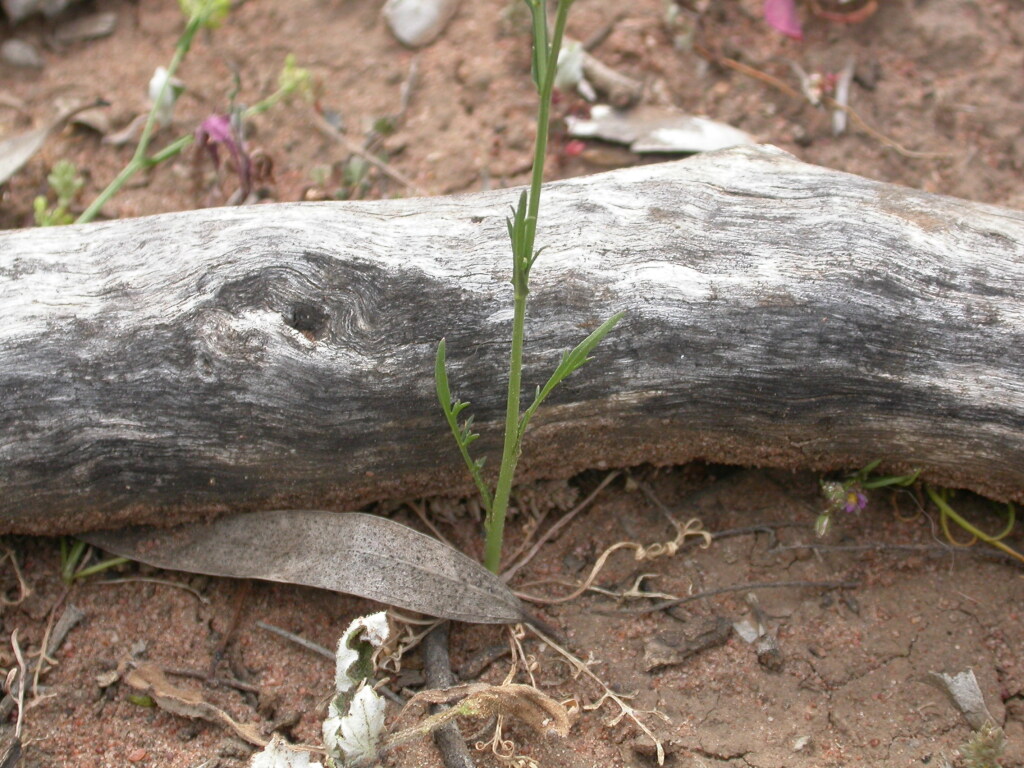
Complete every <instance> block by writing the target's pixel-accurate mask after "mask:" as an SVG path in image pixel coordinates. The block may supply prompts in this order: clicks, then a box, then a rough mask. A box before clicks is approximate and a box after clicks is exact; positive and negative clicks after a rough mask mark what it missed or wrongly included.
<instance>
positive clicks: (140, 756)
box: [128, 747, 149, 763]
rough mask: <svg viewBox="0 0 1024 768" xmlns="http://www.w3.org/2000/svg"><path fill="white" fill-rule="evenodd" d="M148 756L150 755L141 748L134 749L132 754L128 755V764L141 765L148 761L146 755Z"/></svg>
mask: <svg viewBox="0 0 1024 768" xmlns="http://www.w3.org/2000/svg"><path fill="white" fill-rule="evenodd" d="M148 754H149V753H148V752H146V750H144V749H142V748H141V747H140V748H139V749H133V750H132V751H131V752H129V753H128V762H129V763H141V762H142V761H143V760H145V759H146V755H148Z"/></svg>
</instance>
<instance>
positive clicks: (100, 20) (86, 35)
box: [53, 11, 117, 45]
mask: <svg viewBox="0 0 1024 768" xmlns="http://www.w3.org/2000/svg"><path fill="white" fill-rule="evenodd" d="M115 29H117V14H116V13H114V12H113V11H105V12H104V13H94V14H91V15H90V16H82V17H81V18H78V19H74V20H73V21H69V22H67V23H65V24H61V25H60V26H59V27H57V29H56V30H54V33H53V38H54V40H56V41H57V42H58V43H60V44H62V45H70V44H71V43H79V42H82V41H83V40H97V39H99V38H101V37H107V36H108V35H111V34H113V33H114V30H115Z"/></svg>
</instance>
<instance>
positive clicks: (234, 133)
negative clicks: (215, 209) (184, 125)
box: [196, 115, 252, 200]
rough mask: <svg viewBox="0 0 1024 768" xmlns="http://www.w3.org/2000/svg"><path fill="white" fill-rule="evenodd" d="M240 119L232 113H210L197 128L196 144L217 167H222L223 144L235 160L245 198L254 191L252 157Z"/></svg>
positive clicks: (240, 195) (241, 192) (242, 195)
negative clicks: (246, 146)
mask: <svg viewBox="0 0 1024 768" xmlns="http://www.w3.org/2000/svg"><path fill="white" fill-rule="evenodd" d="M237 124H238V121H237V120H234V119H232V116H231V115H210V116H209V117H208V118H206V119H205V120H203V122H202V123H201V124H200V126H199V127H198V128H197V129H196V146H197V147H198V148H199V150H200V151H202V150H203V149H205V150H206V151H207V152H208V153H209V155H210V159H211V160H212V161H213V166H214V167H215V168H220V151H219V149H218V147H219V146H220V145H223V146H224V148H225V149H226V150H227V151H228V152H229V153H230V154H231V157H232V159H233V160H234V161H235V172H236V173H237V174H238V184H239V198H240V199H242V200H244V199H245V198H247V197H248V196H249V192H250V191H252V158H251V157H250V156H249V153H248V151H247V150H246V148H245V141H244V140H243V139H242V136H241V131H240V130H239V129H238V126H237Z"/></svg>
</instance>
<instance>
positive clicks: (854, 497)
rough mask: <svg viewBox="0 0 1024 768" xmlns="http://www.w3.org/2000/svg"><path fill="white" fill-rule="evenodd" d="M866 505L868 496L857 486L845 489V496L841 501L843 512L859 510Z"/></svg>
mask: <svg viewBox="0 0 1024 768" xmlns="http://www.w3.org/2000/svg"><path fill="white" fill-rule="evenodd" d="M867 505H868V496H867V494H866V493H864V491H862V490H861V489H860V488H858V487H857V486H851V487H850V488H847V489H846V498H845V500H844V502H843V511H844V512H860V511H861V510H862V509H864V508H865V507H866V506H867Z"/></svg>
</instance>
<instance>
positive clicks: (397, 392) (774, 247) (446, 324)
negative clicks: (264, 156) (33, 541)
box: [0, 148, 1024, 533]
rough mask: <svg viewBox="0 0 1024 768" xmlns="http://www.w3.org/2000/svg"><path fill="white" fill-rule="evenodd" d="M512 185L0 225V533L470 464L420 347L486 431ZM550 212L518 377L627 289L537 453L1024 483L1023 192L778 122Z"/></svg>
mask: <svg viewBox="0 0 1024 768" xmlns="http://www.w3.org/2000/svg"><path fill="white" fill-rule="evenodd" d="M516 197H517V195H516V193H514V192H512V191H509V190H506V191H499V192H489V193H484V194H477V195H468V196H462V197H452V198H433V199H412V200H392V201H387V202H374V203H349V204H287V205H273V206H259V207H250V208H230V209H229V208H223V209H214V210H201V211H194V212H190V213H180V214H171V215H165V216H156V217H151V218H144V219H135V220H124V221H114V222H107V223H101V224H95V225H90V226H85V227H64V228H54V229H35V230H30V231H17V232H10V233H4V234H2V235H0V308H2V319H0V396H2V403H3V408H2V412H0V531H3V532H12V531H23V532H48V533H55V532H69V531H82V530H86V529H92V528H100V527H111V526H114V525H118V524H121V523H128V522H131V523H170V522H179V521H184V520H189V519H197V518H202V517H205V516H209V515H211V514H214V513H218V512H220V511H224V510H229V509H230V510H240V511H245V510H252V509H259V508H287V507H292V508H329V509H330V508H336V509H345V508H351V507H353V506H358V505H361V504H364V503H367V502H369V501H372V500H375V499H382V498H395V497H412V496H416V495H420V494H433V493H449V492H450V493H455V492H460V491H465V490H468V488H469V486H468V483H467V481H466V477H465V474H464V471H463V468H462V467H461V464H460V461H459V459H458V456H457V453H456V451H455V449H454V447H453V445H452V443H451V438H450V435H449V434H448V433H447V431H446V429H445V428H444V423H443V420H442V417H441V414H440V412H439V410H438V408H437V405H436V403H435V402H434V385H433V381H432V366H433V360H434V350H435V347H436V344H437V341H438V339H439V338H441V337H442V336H445V337H447V342H448V355H449V363H450V372H451V381H452V387H453V391H455V392H456V393H457V395H458V396H460V397H462V398H463V399H469V400H472V401H473V406H472V412H473V413H475V414H476V423H477V425H478V426H479V427H480V428H481V431H482V432H483V433H484V435H485V437H484V438H483V439H481V440H480V441H479V443H478V444H477V445H479V446H480V447H481V448H482V449H484V451H485V452H487V453H489V454H491V455H492V456H493V452H494V450H495V449H496V448H497V446H498V444H499V436H498V425H499V422H500V420H501V411H502V408H503V405H504V375H503V371H504V368H505V365H506V355H507V343H506V339H507V337H508V334H509V326H510V316H511V296H510V294H511V291H510V288H509V286H508V279H509V256H508V246H507V242H506V235H505V216H506V214H507V213H508V210H509V205H510V204H511V203H512V202H513V201H514V200H515V199H516ZM542 211H543V220H542V222H541V226H540V231H539V235H538V244H539V245H543V246H545V248H546V250H545V251H544V253H543V254H542V256H541V258H540V260H539V261H538V263H537V267H536V269H535V273H534V283H533V291H534V292H533V294H532V296H531V305H530V315H529V317H530V319H529V328H528V332H529V343H528V350H527V360H528V367H527V371H526V381H527V382H528V383H527V387H528V388H530V389H531V390H532V386H533V384H535V383H538V384H539V383H542V382H543V380H544V379H545V378H546V377H547V375H548V373H549V371H550V370H551V369H552V367H553V366H554V364H555V363H556V361H557V359H558V356H559V354H560V353H561V351H562V350H563V349H566V348H568V347H570V346H572V345H573V344H575V343H576V342H577V341H578V340H579V339H581V338H582V337H583V336H584V335H585V334H586V332H587V331H588V330H589V329H591V328H593V327H595V326H596V325H597V324H598V323H599V322H601V321H602V320H603V319H605V318H606V317H608V316H609V315H610V314H612V313H613V312H615V311H618V310H625V311H626V312H627V313H628V315H627V317H626V319H625V320H624V321H623V322H622V323H621V324H620V326H619V327H618V328H617V329H616V330H615V331H614V332H613V333H612V335H611V336H610V337H609V338H608V339H607V340H606V341H605V342H604V343H602V345H601V346H600V347H598V349H597V352H596V357H597V360H596V361H595V362H593V363H591V364H590V365H588V366H587V367H585V368H584V369H583V370H582V371H581V372H580V373H577V374H576V375H575V376H573V377H572V378H571V379H570V380H569V381H568V382H567V383H566V384H565V385H564V386H563V387H562V388H561V389H560V391H557V392H556V393H555V395H554V396H553V397H552V398H551V400H550V401H549V402H550V406H549V407H546V408H545V409H542V410H541V412H540V413H539V415H538V417H537V418H536V419H535V420H534V422H533V425H532V427H531V430H530V433H529V435H528V439H527V441H526V443H527V444H526V448H525V452H524V455H523V462H522V466H523V469H524V476H525V477H542V476H560V475H561V476H564V475H568V474H570V473H574V472H577V471H579V470H582V469H585V468H593V467H611V466H623V465H633V464H637V463H640V462H654V463H658V464H669V463H681V462H686V461H689V460H691V459H706V460H709V461H716V462H729V463H738V464H750V465H770V466H780V467H803V468H809V469H814V470H830V469H837V468H842V467H858V466H861V465H863V464H865V463H867V462H868V461H871V460H873V459H875V458H881V459H884V460H885V462H886V464H885V466H886V467H887V468H889V469H893V470H902V469H908V468H911V467H921V468H923V470H924V477H926V478H927V479H929V480H931V481H934V482H937V483H941V484H944V485H949V486H954V487H966V488H970V489H973V490H976V491H979V492H982V493H985V494H988V495H990V496H992V497H994V498H999V499H1010V498H1012V499H1017V500H1021V499H1024V352H1022V349H1024V346H1022V342H1024V304H1022V302H1021V296H1020V294H1021V290H1022V286H1024V214H1022V213H1020V212H1016V211H1010V210H1002V209H999V208H995V207H992V206H986V205H979V204H974V203H969V202H966V201H963V200H957V199H953V198H947V197H940V196H935V195H929V194H925V193H921V192H916V191H913V190H910V189H904V188H901V187H897V186H892V185H888V184H881V183H877V182H873V181H869V180H866V179H863V178H859V177H856V176H851V175H847V174H842V173H837V172H835V171H831V170H826V169H824V168H819V167H815V166H811V165H806V164H803V163H800V162H798V161H796V160H795V159H794V158H792V157H790V156H789V155H786V154H784V153H781V152H779V151H777V150H772V149H766V148H753V149H752V148H746V149H738V150H732V151H728V152H722V153H715V154H709V155H704V156H699V157H696V158H693V159H690V160H687V161H682V162H677V163H667V164H662V165H650V166H644V167H638V168H631V169H626V170H621V171H615V172H612V173H608V174H603V175H600V176H593V177H589V178H582V179H574V180H571V181H566V182H561V183H558V184H552V185H550V186H549V187H547V188H546V191H545V193H544V202H543V207H542ZM491 463H492V464H493V463H494V459H493V458H492V459H491Z"/></svg>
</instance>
